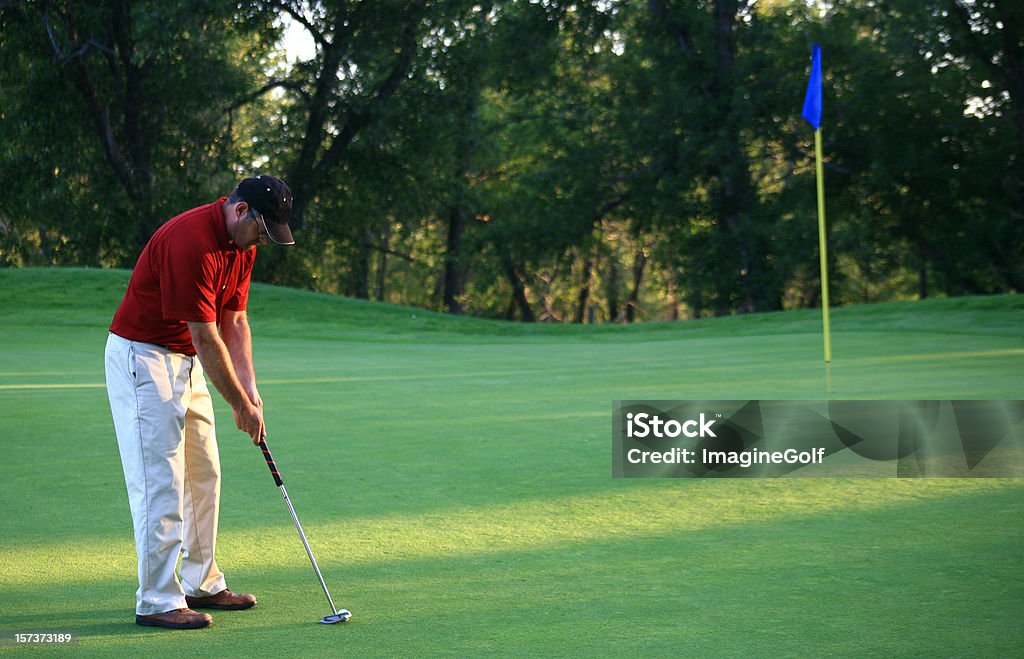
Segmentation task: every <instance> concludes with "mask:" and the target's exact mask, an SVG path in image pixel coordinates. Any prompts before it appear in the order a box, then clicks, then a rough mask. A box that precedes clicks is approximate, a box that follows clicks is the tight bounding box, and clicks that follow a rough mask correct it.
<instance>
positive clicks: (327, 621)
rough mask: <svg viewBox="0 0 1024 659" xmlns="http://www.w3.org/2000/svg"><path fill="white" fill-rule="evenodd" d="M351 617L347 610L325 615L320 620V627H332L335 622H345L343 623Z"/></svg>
mask: <svg viewBox="0 0 1024 659" xmlns="http://www.w3.org/2000/svg"><path fill="white" fill-rule="evenodd" d="M351 617H352V612H351V611H349V610H348V609H342V610H340V611H338V612H337V613H331V614H329V615H325V616H324V617H323V618H322V619H321V620H320V624H321V625H333V624H334V623H336V622H345V621H347V620H348V619H349V618H351Z"/></svg>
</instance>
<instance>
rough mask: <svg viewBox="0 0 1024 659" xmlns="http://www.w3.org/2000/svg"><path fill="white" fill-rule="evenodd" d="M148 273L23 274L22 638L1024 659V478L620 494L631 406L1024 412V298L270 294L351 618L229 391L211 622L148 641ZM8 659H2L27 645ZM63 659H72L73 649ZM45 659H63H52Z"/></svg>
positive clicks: (18, 457)
mask: <svg viewBox="0 0 1024 659" xmlns="http://www.w3.org/2000/svg"><path fill="white" fill-rule="evenodd" d="M127 276H128V275H127V273H125V272H118V271H95V270H0V338H2V340H3V348H2V351H0V419H2V420H3V426H2V431H0V447H2V448H3V452H2V455H3V458H4V461H3V463H4V467H5V470H4V477H3V478H2V479H0V631H2V632H4V633H10V632H12V631H15V630H24V631H33V630H62V631H74V632H76V633H78V634H79V635H80V636H81V641H80V643H79V644H78V645H77V646H76V647H75V648H74V651H75V653H76V654H84V655H95V656H110V655H136V656H140V655H145V656H155V655H172V654H173V655H183V656H188V655H200V654H201V655H218V654H219V655H225V656H237V655H242V654H250V655H251V654H257V653H258V654H268V655H271V654H276V655H282V656H303V655H305V656H395V655H398V656H430V655H434V656H467V655H481V656H494V655H505V656H578V655H581V654H582V655H594V656H617V655H626V656H636V655H642V656H668V655H673V656H694V655H699V656H748V655H755V654H756V655H772V656H774V655H788V656H802V655H807V654H814V655H821V654H832V655H854V656H892V655H903V656H906V655H910V656H931V655H941V656H1011V655H1017V654H1019V652H1020V649H1021V647H1024V632H1022V631H1021V626H1020V623H1019V621H1020V619H1021V617H1022V616H1024V522H1022V520H1024V485H1022V483H1021V481H1020V480H1013V479H1006V480H995V479H992V480H982V479H977V480H952V479H947V480H936V479H919V480H897V479H862V480H853V479H850V480H833V479H797V478H793V479H782V480H725V481H696V480H616V479H612V478H611V477H610V474H611V454H610V431H611V402H612V400H614V399H625V398H658V399H673V398H680V399H729V398H739V399H756V398H764V399H777V398H793V399H822V398H829V397H831V398H869V399H870V398H897V399H905V398H911V399H913V398H933V399H948V398H981V399H987V398H995V399H1017V398H1020V397H1021V393H1022V392H1024V329H1022V328H1024V297H1022V296H1001V297H989V298H960V299H947V300H928V301H923V302H915V303H892V304H881V305H871V306H864V307H854V308H844V309H836V310H834V312H833V356H834V363H833V365H832V367H831V372H830V373H826V372H825V369H824V368H823V366H822V364H821V336H820V316H819V314H818V313H817V312H814V311H798V312H788V313H779V314H760V315H752V316H742V317H731V318H722V319H709V320H702V321H691V322H683V323H657V324H649V325H641V326H635V327H622V326H601V327H578V326H523V325H519V324H508V323H497V322H489V321H484V320H477V319H464V318H451V317H448V316H443V315H439V314H433V313H429V312H424V311H420V310H413V309H407V308H400V307H393V306H386V305H378V304H371V303H362V302H357V301H352V300H346V299H340V298H332V297H327V296H321V295H316V294H311V293H304V292H297V291H291V290H285V289H277V288H272V287H267V286H255V287H254V290H253V300H252V303H251V306H250V314H251V317H252V325H253V328H254V333H255V351H256V359H257V367H258V371H259V374H260V379H261V383H262V384H261V393H262V394H263V397H264V399H265V400H266V403H267V408H268V429H269V431H270V442H271V446H272V447H273V449H274V453H275V457H276V458H277V461H278V465H279V466H280V468H281V470H282V473H283V475H284V478H285V482H286V483H287V484H288V490H289V494H290V495H291V496H292V499H293V501H294V503H295V505H296V508H297V510H298V513H299V515H300V516H301V518H302V521H303V524H304V526H305V527H306V531H307V533H308V534H309V536H310V541H311V543H312V545H313V548H314V551H315V552H316V554H317V558H318V560H319V561H320V563H321V566H322V567H323V569H324V573H325V577H326V579H327V582H328V585H329V586H330V588H331V590H332V594H333V595H334V597H335V599H336V600H337V601H338V603H339V605H342V606H346V607H348V608H350V609H352V611H353V612H354V614H355V617H354V618H353V620H352V621H351V622H350V623H348V624H346V625H344V626H341V625H335V626H329V627H327V626H321V625H317V624H315V621H316V620H318V619H319V618H320V617H321V616H323V615H324V614H325V613H328V612H329V611H328V610H327V605H326V603H325V601H324V599H323V595H322V593H321V592H320V590H319V587H318V585H317V583H316V578H315V575H313V573H312V570H311V569H310V567H309V564H308V561H307V560H306V557H305V554H304V552H303V550H302V546H301V544H300V543H299V540H298V538H297V537H296V533H295V530H294V527H293V526H292V525H291V521H290V519H289V517H288V513H287V510H286V509H285V507H284V503H283V502H282V501H281V497H280V494H279V493H278V492H277V491H276V488H274V486H273V482H272V481H271V479H270V476H269V474H268V473H267V472H266V466H265V465H264V464H263V461H262V459H261V457H260V455H259V454H258V452H256V450H255V449H254V448H253V447H252V445H251V443H249V441H248V439H247V438H246V437H244V436H242V435H241V434H240V433H238V432H237V431H236V430H234V428H233V425H232V420H231V414H230V412H229V410H228V409H227V408H226V406H225V405H224V404H223V403H222V402H221V401H220V400H219V399H218V414H219V417H218V418H219V425H218V430H219V432H220V445H221V460H222V464H223V467H224V488H223V489H224V494H223V510H222V518H221V538H220V540H221V542H220V546H219V560H220V563H221V566H222V567H223V568H224V569H225V571H226V573H227V575H228V580H229V586H230V587H232V588H233V589H235V590H240V591H245V592H255V593H256V594H257V595H258V596H259V598H260V605H259V606H258V607H257V608H256V609H254V610H252V611H246V612H214V614H215V620H216V624H215V626H214V627H213V628H211V629H206V630H198V631H191V632H170V631H165V630H154V629H144V628H140V627H137V626H135V625H134V624H133V619H132V613H133V607H134V590H135V588H136V585H137V584H136V583H135V558H134V548H133V546H132V541H131V527H130V524H131V520H130V517H129V514H128V506H127V496H126V494H125V492H124V483H123V478H122V475H121V467H120V462H119V460H118V457H117V447H116V442H115V440H114V437H113V428H112V424H111V421H110V416H109V410H108V408H107V402H106V393H105V390H104V388H103V384H102V383H103V366H102V351H103V342H104V340H105V332H106V327H107V324H108V323H109V320H110V317H111V315H112V314H113V311H114V309H115V308H116V306H117V303H118V301H119V300H120V296H121V294H122V293H123V290H124V286H125V284H126V281H127ZM4 650H10V648H2V647H0V652H3V651H4ZM52 652H53V653H58V652H59V650H53V651H52ZM36 653H39V654H45V653H47V650H45V649H37V651H36Z"/></svg>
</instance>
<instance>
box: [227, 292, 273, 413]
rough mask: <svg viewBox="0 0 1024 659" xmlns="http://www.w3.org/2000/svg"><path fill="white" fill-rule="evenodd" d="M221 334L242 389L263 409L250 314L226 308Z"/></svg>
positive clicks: (250, 399)
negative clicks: (255, 365) (257, 385)
mask: <svg viewBox="0 0 1024 659" xmlns="http://www.w3.org/2000/svg"><path fill="white" fill-rule="evenodd" d="M220 335H221V338H223V339H224V344H225V345H226V346H227V348H228V354H229V355H230V356H231V364H232V365H233V366H234V367H235V375H237V376H238V381H239V383H240V384H241V385H242V391H244V392H245V393H246V395H248V396H249V402H251V403H252V404H253V405H255V406H256V407H258V408H259V409H260V411H261V412H262V411H263V400H262V399H261V398H260V392H259V389H257V388H256V368H255V367H254V366H253V361H252V332H251V331H250V330H249V316H248V314H246V313H245V312H244V311H230V310H225V311H224V315H223V317H222V320H221V325H220Z"/></svg>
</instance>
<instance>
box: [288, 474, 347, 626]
mask: <svg viewBox="0 0 1024 659" xmlns="http://www.w3.org/2000/svg"><path fill="white" fill-rule="evenodd" d="M277 487H278V489H279V490H281V494H282V495H283V496H284V502H285V503H286V504H288V512H289V513H291V515H292V521H293V522H295V528H296V529H297V530H298V532H299V537H300V538H301V539H302V546H303V547H305V548H306V555H307V556H309V562H310V563H312V564H313V571H314V572H316V578H317V579H319V580H320V587H321V588H323V589H324V595H326V596H327V603H328V604H330V605H331V611H334V614H335V615H337V614H338V607H336V606H334V600H333V599H331V593H330V591H328V590H327V583H326V582H325V581H324V575H323V574H321V573H320V566H319V565H317V564H316V559H315V558H313V550H312V549H310V548H309V540H307V539H306V533H305V532H304V531H303V530H302V524H301V523H300V522H299V516H298V515H296V514H295V506H293V505H292V500H291V499H290V498H289V497H288V490H286V489H285V488H284V483H281V484H280V485H278V486H277Z"/></svg>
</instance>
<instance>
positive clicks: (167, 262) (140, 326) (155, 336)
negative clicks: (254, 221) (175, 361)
mask: <svg viewBox="0 0 1024 659" xmlns="http://www.w3.org/2000/svg"><path fill="white" fill-rule="evenodd" d="M225 199H226V198H223V197H222V198H221V199H218V200H217V201H215V202H214V203H212V204H206V205H205V206H199V207H198V208H193V209H192V210H190V211H185V212H184V213H182V214H181V215H178V216H177V217H175V218H173V219H171V220H169V221H168V222H167V223H166V224H164V225H163V226H161V227H160V228H159V229H157V232H156V233H155V234H153V237H152V238H150V240H149V243H148V244H147V245H146V247H145V248H144V249H143V250H142V254H141V255H139V262H138V263H137V264H136V265H135V270H134V271H133V272H132V277H131V281H129V282H128V291H127V292H126V293H125V295H124V300H122V301H121V306H120V307H118V309H117V313H116V314H114V321H113V323H112V324H111V325H110V331H111V332H113V333H114V334H117V335H118V336H121V337H124V338H126V339H128V340H130V341H141V342H143V343H155V344H156V345H160V346H164V347H165V348H168V349H170V350H173V351H174V352H180V353H182V354H186V355H195V354H196V349H195V347H193V345H192V335H191V334H190V333H189V331H188V325H186V324H185V323H186V321H200V322H207V323H212V322H216V323H217V325H218V326H219V325H220V321H221V318H222V316H223V312H224V310H225V309H229V310H231V311H244V310H245V307H246V303H247V302H248V299H249V283H250V278H251V276H252V266H253V263H255V261H256V250H255V249H246V250H240V249H238V247H237V246H236V245H235V244H234V242H232V241H231V240H230V239H229V238H228V232H227V227H225V226H224V214H223V212H222V211H221V204H223V203H224V201H225Z"/></svg>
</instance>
